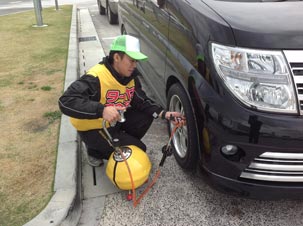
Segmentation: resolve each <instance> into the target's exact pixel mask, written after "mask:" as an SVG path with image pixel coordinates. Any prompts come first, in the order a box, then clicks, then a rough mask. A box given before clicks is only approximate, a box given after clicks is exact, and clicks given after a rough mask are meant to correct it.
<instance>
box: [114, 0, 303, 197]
mask: <svg viewBox="0 0 303 226" xmlns="http://www.w3.org/2000/svg"><path fill="white" fill-rule="evenodd" d="M118 12H119V13H118V14H119V23H120V26H121V33H127V34H130V35H134V36H137V37H138V38H139V39H140V41H141V51H142V52H143V53H145V54H146V55H148V56H149V60H148V61H146V62H142V63H140V64H139V69H140V70H141V71H142V74H143V76H144V79H145V81H146V82H147V83H148V85H149V86H150V87H151V89H152V90H153V91H154V93H155V94H156V98H157V99H158V101H159V102H160V103H161V104H162V105H163V106H165V107H167V109H169V110H172V111H182V112H183V113H184V114H185V115H186V118H187V126H186V127H184V128H183V129H182V130H180V131H179V132H178V134H176V135H175V136H174V138H173V143H174V147H175V150H174V155H175V158H176V160H177V162H178V163H179V165H180V166H181V167H183V168H184V169H187V170H190V169H194V168H195V167H196V165H197V164H199V165H200V166H202V168H203V169H204V172H206V174H207V178H209V181H210V182H211V183H212V184H213V185H215V187H216V188H219V189H220V190H223V191H228V192H231V193H235V194H239V195H242V196H246V197H251V198H260V199H276V198H300V197H303V196H302V195H303V26H302V21H303V13H302V12H303V2H302V1H275V0H264V1H262V0H261V1H260V0H258V1H255V0H225V1H223V0H158V1H156V0H119V7H118Z"/></svg>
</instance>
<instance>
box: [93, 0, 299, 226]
mask: <svg viewBox="0 0 303 226" xmlns="http://www.w3.org/2000/svg"><path fill="white" fill-rule="evenodd" d="M91 3H93V1H91ZM87 7H88V8H89V11H90V14H91V16H92V19H93V22H94V24H95V27H96V30H97V33H98V35H99V39H100V40H101V44H102V46H103V48H104V51H105V53H106V54H107V53H108V50H109V45H110V43H111V41H112V40H113V37H115V36H117V35H119V34H120V29H119V25H109V23H108V21H107V17H106V16H101V15H99V13H98V8H97V5H96V4H88V5H87ZM146 88H147V89H148V87H146ZM147 93H150V92H149V91H148V92H147ZM150 95H152V93H150ZM143 140H144V142H145V143H146V145H147V147H148V151H147V152H148V153H149V156H150V158H151V161H152V162H153V163H154V168H155V167H156V166H157V164H158V162H159V161H160V159H161V156H162V155H161V153H160V148H161V147H162V146H163V145H164V144H165V142H167V130H166V125H165V123H163V122H161V121H156V122H154V125H153V127H152V128H151V130H150V131H149V132H148V134H147V135H146V136H145V137H144V139H143ZM154 171H155V169H153V172H152V174H153V173H154ZM138 192H139V193H140V189H139V191H138ZM124 196H125V193H116V194H112V195H109V196H108V197H107V198H106V205H105V209H104V212H103V215H102V219H100V224H99V225H100V226H101V225H102V226H104V225H106V226H110V225H190V226H194V225H203V226H213V225H216V226H246V225H247V226H253V225H255V226H285V225H288V226H299V225H303V210H302V209H303V201H300V200H298V201H296V200H279V201H260V200H250V199H244V198H238V197H234V196H232V195H227V194H222V193H220V192H218V191H216V190H214V189H213V188H212V187H209V186H208V184H206V183H205V181H204V180H203V178H202V176H201V174H200V173H199V171H198V172H197V173H195V174H191V173H187V172H184V171H183V170H182V169H181V168H180V167H179V166H178V165H177V163H176V161H175V159H174V157H170V158H168V159H167V161H166V162H165V164H164V167H163V168H162V169H161V176H160V179H159V180H158V182H157V184H156V185H155V186H154V187H153V189H152V190H151V191H150V192H149V193H148V194H147V196H146V197H145V198H144V199H143V200H142V202H141V203H140V204H139V206H137V207H136V208H134V207H133V206H132V204H131V203H130V202H127V201H125V197H124Z"/></svg>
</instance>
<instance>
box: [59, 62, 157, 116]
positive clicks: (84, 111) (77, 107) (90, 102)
mask: <svg viewBox="0 0 303 226" xmlns="http://www.w3.org/2000/svg"><path fill="white" fill-rule="evenodd" d="M99 64H104V65H105V66H106V68H107V69H108V70H109V71H110V72H111V74H112V75H113V77H115V79H116V80H117V81H118V82H119V83H121V84H123V85H125V84H127V83H128V82H129V81H130V80H132V79H135V93H134V97H133V99H132V101H131V104H130V105H131V107H132V108H133V109H134V110H137V111H142V112H145V113H147V114H149V115H152V116H153V117H154V118H157V117H158V115H159V113H160V112H161V111H162V110H163V109H162V107H160V106H159V105H158V104H156V103H154V101H153V100H151V99H150V98H148V97H147V96H146V94H145V92H144V91H143V90H142V86H141V83H140V81H139V79H138V75H140V72H139V71H138V70H137V69H135V70H134V72H133V74H132V75H131V76H130V77H121V76H120V75H119V74H118V72H116V71H115V70H114V68H112V67H111V65H110V64H109V62H108V57H105V58H103V60H102V61H101V62H100V63H99ZM100 94H101V90H100V81H99V78H98V77H94V76H92V75H89V74H85V75H83V76H82V77H81V78H79V79H78V80H76V81H75V82H73V83H72V84H71V85H70V86H69V87H68V88H67V90H66V91H65V92H64V94H63V95H62V96H61V97H60V98H59V107H60V110H61V111H62V113H63V114H65V115H68V116H70V117H73V118H78V119H97V118H102V114H103V109H104V105H102V104H101V103H100Z"/></svg>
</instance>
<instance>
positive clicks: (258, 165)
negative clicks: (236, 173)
mask: <svg viewBox="0 0 303 226" xmlns="http://www.w3.org/2000/svg"><path fill="white" fill-rule="evenodd" d="M240 178H245V179H249V180H257V181H271V182H303V153H281V152H265V153H263V154H261V155H260V156H259V157H257V158H255V159H254V160H253V161H252V162H251V163H250V165H249V166H248V167H247V168H246V169H245V170H244V171H243V172H242V173H241V175H240Z"/></svg>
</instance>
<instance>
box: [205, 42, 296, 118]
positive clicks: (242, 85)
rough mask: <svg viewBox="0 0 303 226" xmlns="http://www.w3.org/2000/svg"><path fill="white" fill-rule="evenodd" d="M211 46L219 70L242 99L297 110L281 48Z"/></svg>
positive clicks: (277, 109) (275, 108) (268, 107)
mask: <svg viewBox="0 0 303 226" xmlns="http://www.w3.org/2000/svg"><path fill="white" fill-rule="evenodd" d="M211 47H212V57H213V61H214V65H215V68H216V70H217V72H218V74H219V75H220V77H221V78H222V79H223V81H224V83H225V84H226V86H227V87H228V89H229V90H230V91H231V92H232V93H233V94H234V95H235V96H236V97H237V98H238V99H239V100H240V101H241V102H243V103H244V104H246V105H248V106H250V107H252V108H257V109H261V110H265V111H272V112H285V113H296V98H295V91H294V88H293V87H294V86H293V84H292V79H291V75H290V73H289V70H288V67H287V63H286V61H285V58H284V56H283V54H282V52H281V51H265V50H252V49H244V48H235V47H228V46H223V45H219V44H215V43H212V44H211Z"/></svg>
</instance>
